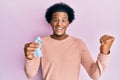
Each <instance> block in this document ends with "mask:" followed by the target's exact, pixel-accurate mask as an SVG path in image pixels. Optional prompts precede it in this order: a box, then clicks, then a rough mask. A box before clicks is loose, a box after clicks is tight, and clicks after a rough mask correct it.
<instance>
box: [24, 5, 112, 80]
mask: <svg viewBox="0 0 120 80" xmlns="http://www.w3.org/2000/svg"><path fill="white" fill-rule="evenodd" d="M45 17H46V20H47V22H48V23H50V25H51V26H52V29H53V34H52V35H50V36H45V37H43V38H42V42H43V45H42V47H41V51H42V55H43V56H42V57H41V58H38V57H34V51H35V49H36V48H38V47H39V45H38V44H37V43H35V42H31V43H27V44H25V48H24V50H25V57H26V63H25V73H26V75H27V77H28V78H29V79H33V77H34V76H35V75H36V73H37V72H38V69H39V67H41V68H42V77H43V80H78V79H79V71H80V66H81V64H82V65H83V67H84V68H85V69H86V71H87V73H88V74H89V76H90V77H91V78H92V79H93V80H98V79H99V77H100V76H101V74H102V72H103V71H104V69H105V68H106V65H107V63H108V58H109V54H110V47H111V45H112V43H113V41H114V37H112V36H109V35H104V36H102V37H101V38H100V43H101V46H100V53H99V54H98V58H97V60H96V61H94V60H93V59H92V57H91V54H90V52H89V51H88V49H87V47H86V45H85V43H84V42H83V41H82V40H81V39H78V38H75V37H73V36H70V35H68V34H66V30H67V28H68V27H69V24H70V23H71V22H72V21H73V20H74V11H73V9H72V8H71V7H70V6H68V5H67V4H64V3H57V4H54V5H52V6H51V7H49V8H48V9H47V11H46V14H45Z"/></svg>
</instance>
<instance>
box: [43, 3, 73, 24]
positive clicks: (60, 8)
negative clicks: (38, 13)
mask: <svg viewBox="0 0 120 80" xmlns="http://www.w3.org/2000/svg"><path fill="white" fill-rule="evenodd" d="M54 12H66V13H67V14H68V20H69V22H70V23H71V22H72V21H73V20H74V18H75V16H74V10H73V9H72V8H71V7H70V6H69V5H67V4H65V3H62V2H61V3H56V4H54V5H52V6H50V7H49V8H48V9H47V11H46V14H45V18H46V20H47V22H48V23H50V20H51V19H52V15H53V13H54Z"/></svg>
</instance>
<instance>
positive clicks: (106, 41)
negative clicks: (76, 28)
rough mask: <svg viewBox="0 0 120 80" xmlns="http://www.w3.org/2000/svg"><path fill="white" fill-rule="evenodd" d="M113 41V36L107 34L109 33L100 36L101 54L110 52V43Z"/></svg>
mask: <svg viewBox="0 0 120 80" xmlns="http://www.w3.org/2000/svg"><path fill="white" fill-rule="evenodd" d="M113 41H114V37H113V36H109V35H104V36H102V37H101V38H100V43H101V46H100V52H101V53H103V54H108V53H109V52H110V48H111V46H112V43H113Z"/></svg>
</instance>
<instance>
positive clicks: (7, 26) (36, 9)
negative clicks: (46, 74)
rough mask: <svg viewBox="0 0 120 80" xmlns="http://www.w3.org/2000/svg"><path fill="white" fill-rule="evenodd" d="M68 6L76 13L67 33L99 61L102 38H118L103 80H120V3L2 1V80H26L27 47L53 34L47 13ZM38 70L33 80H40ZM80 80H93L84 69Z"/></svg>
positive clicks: (114, 0)
mask: <svg viewBox="0 0 120 80" xmlns="http://www.w3.org/2000/svg"><path fill="white" fill-rule="evenodd" d="M57 2H65V3H67V4H69V5H70V6H71V7H72V8H73V9H74V11H75V20H74V21H73V23H72V24H71V25H70V26H69V28H68V30H67V33H68V34H70V35H73V36H76V37H78V38H81V39H83V40H84V42H85V43H86V45H87V47H88V48H89V50H90V52H91V55H92V56H93V58H94V59H95V60H96V58H97V55H98V53H99V46H100V43H99V38H100V37H101V36H102V35H104V34H109V35H112V36H114V37H115V42H114V44H113V46H112V47H111V54H110V56H111V57H110V62H109V64H108V66H107V68H106V70H105V71H104V73H103V74H102V77H101V80H120V76H119V73H120V69H119V68H120V62H119V61H120V51H119V50H120V49H119V48H120V43H119V42H120V1H119V0H76V1H75V0H59V1H58V0H0V80H27V77H26V75H25V73H24V68H23V67H24V61H25V57H24V51H23V48H24V44H25V43H27V42H32V41H34V39H35V38H36V37H37V36H41V37H42V36H45V35H49V34H51V33H52V30H51V26H50V25H49V24H48V23H47V22H46V21H45V17H44V15H45V11H46V9H47V8H48V7H49V6H51V5H52V4H54V3H57ZM40 77H41V70H39V72H38V74H37V75H36V77H35V79H34V80H40ZM80 80H91V79H90V78H89V76H88V74H87V73H86V71H85V69H84V68H83V67H81V71H80Z"/></svg>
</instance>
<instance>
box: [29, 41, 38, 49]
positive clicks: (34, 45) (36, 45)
mask: <svg viewBox="0 0 120 80" xmlns="http://www.w3.org/2000/svg"><path fill="white" fill-rule="evenodd" d="M29 47H34V48H37V47H39V44H38V43H35V42H33V43H31V44H29Z"/></svg>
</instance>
